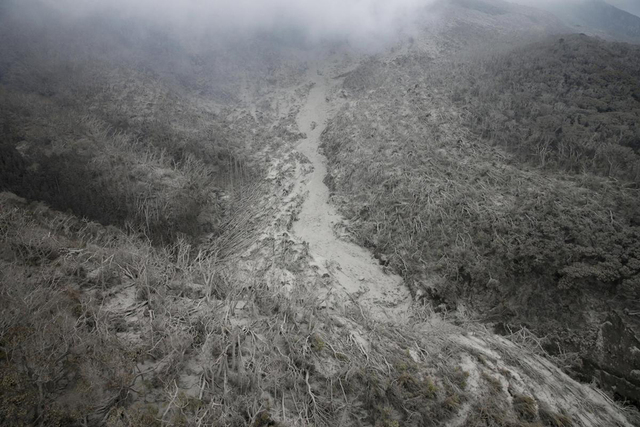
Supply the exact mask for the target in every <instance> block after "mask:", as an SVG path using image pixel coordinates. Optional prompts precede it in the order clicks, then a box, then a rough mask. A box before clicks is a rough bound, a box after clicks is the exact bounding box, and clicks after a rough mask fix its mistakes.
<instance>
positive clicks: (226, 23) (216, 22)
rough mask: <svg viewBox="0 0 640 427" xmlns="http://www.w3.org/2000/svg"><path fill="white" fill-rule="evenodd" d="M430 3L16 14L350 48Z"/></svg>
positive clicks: (112, 7)
mask: <svg viewBox="0 0 640 427" xmlns="http://www.w3.org/2000/svg"><path fill="white" fill-rule="evenodd" d="M433 2H434V0H394V1H387V0H324V1H316V0H178V1H176V0H134V1H130V0H85V1H82V0H28V1H26V2H25V1H22V2H13V4H14V7H17V8H18V10H22V11H26V10H29V11H30V12H31V13H34V12H36V13H37V11H38V9H39V8H41V7H42V6H48V7H51V8H55V9H57V10H58V11H60V12H62V13H63V14H65V15H66V16H68V17H70V18H82V17H87V16H91V15H95V14H102V13H114V12H115V13H116V14H118V15H120V16H123V17H129V18H136V19H139V18H143V19H148V20H150V21H152V22H154V23H158V24H161V25H163V26H168V27H173V28H175V29H178V30H179V31H183V32H184V31H194V30H195V31H203V30H206V31H209V32H210V31H214V32H216V31H219V32H227V33H228V32H229V31H242V32H260V31H289V30H294V31H295V32H296V33H297V34H301V35H302V36H303V37H305V38H307V39H308V40H310V41H317V40H322V39H329V40H335V39H347V40H349V41H350V42H352V43H354V44H356V45H364V46H366V45H369V44H376V43H380V42H384V41H388V40H389V39H393V38H394V37H395V36H396V35H397V34H398V33H399V32H401V31H402V30H403V29H405V28H406V27H407V26H409V25H410V24H411V23H412V22H413V21H414V20H415V18H416V17H417V16H421V15H422V14H421V12H422V11H424V9H425V7H426V6H428V5H429V4H431V3H433Z"/></svg>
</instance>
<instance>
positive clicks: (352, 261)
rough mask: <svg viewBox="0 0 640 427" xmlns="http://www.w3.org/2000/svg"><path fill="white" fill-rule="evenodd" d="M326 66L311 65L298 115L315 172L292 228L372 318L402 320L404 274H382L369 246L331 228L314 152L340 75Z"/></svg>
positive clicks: (331, 212) (320, 164) (303, 149)
mask: <svg viewBox="0 0 640 427" xmlns="http://www.w3.org/2000/svg"><path fill="white" fill-rule="evenodd" d="M327 68H328V67H326V66H325V67H323V65H322V64H320V65H318V64H314V65H312V66H311V67H310V68H309V71H308V75H309V79H310V80H311V82H313V83H314V86H313V88H312V89H311V92H310V93H309V96H308V97H307V100H306V103H305V105H304V106H303V107H302V109H301V111H300V113H299V114H298V117H297V124H298V127H299V129H300V131H301V132H304V133H305V134H306V135H307V138H306V139H303V140H302V141H301V142H300V144H299V145H298V147H297V150H298V151H299V152H300V153H302V154H303V155H304V156H306V157H307V158H308V159H309V161H310V162H311V164H312V165H313V172H312V173H311V174H310V175H308V176H307V179H306V180H305V182H304V185H303V186H302V187H301V188H300V191H302V192H307V196H306V199H305V201H304V204H303V205H302V211H301V212H300V214H299V217H298V221H296V222H295V223H294V226H293V231H294V233H295V235H296V236H298V237H299V238H301V239H303V240H304V241H306V242H307V243H308V244H309V249H310V252H311V255H312V256H313V257H314V258H315V259H316V262H318V263H320V264H323V265H324V267H326V268H328V269H329V271H330V272H331V274H332V275H333V277H334V278H335V279H336V280H335V281H336V282H337V283H338V284H339V286H341V287H342V290H343V291H344V292H346V293H348V294H349V296H350V297H351V299H353V300H355V301H357V302H358V303H359V304H360V306H361V307H363V308H366V309H367V310H368V312H369V313H370V314H371V316H372V317H373V318H375V319H377V320H390V321H394V322H401V321H403V319H406V317H407V313H408V309H409V306H410V301H411V296H410V294H409V291H408V289H407V287H406V286H404V284H403V281H402V279H401V278H400V277H398V276H395V275H390V274H385V273H384V272H383V271H382V268H381V267H380V265H379V264H378V262H377V261H376V260H375V258H373V256H372V255H371V253H370V252H368V251H367V250H365V249H363V248H361V247H360V246H357V245H355V244H353V243H350V242H347V241H344V240H340V239H339V238H338V237H337V236H336V234H335V233H334V230H333V225H334V224H336V223H337V222H339V221H340V220H341V217H340V216H339V215H338V214H337V213H336V210H335V208H334V207H333V206H332V205H330V204H329V189H328V188H327V186H326V185H325V184H324V182H323V180H324V178H325V176H326V174H327V167H326V158H325V157H324V156H323V155H322V154H320V153H319V152H318V147H319V145H320V136H321V134H322V132H323V131H324V129H325V127H326V124H327V120H328V118H329V116H330V115H332V114H335V111H336V108H337V105H336V104H337V103H338V102H339V101H337V100H333V101H328V99H333V98H334V97H330V94H331V93H332V90H331V89H332V86H335V85H336V84H338V83H339V82H340V80H335V79H333V78H332V77H331V76H332V75H333V72H331V70H330V69H329V70H328V69H327Z"/></svg>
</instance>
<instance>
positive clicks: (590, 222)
mask: <svg viewBox="0 0 640 427" xmlns="http://www.w3.org/2000/svg"><path fill="white" fill-rule="evenodd" d="M638 57H639V56H638V55H637V48H636V47H634V46H630V45H624V44H611V43H606V42H603V41H598V40H594V39H590V38H587V37H586V36H578V35H576V36H567V37H564V38H560V37H557V38H553V39H551V40H546V41H541V42H539V43H537V44H533V45H531V46H528V47H524V48H519V49H516V50H510V51H507V52H506V53H501V54H497V55H495V56H491V55H489V56H488V57H487V56H486V55H485V57H484V58H478V55H468V56H467V55H465V57H462V56H461V58H460V59H458V60H454V61H438V60H434V59H433V58H431V57H429V56H427V55H421V54H420V53H418V52H409V53H408V54H407V55H405V56H401V57H397V58H394V59H393V60H389V59H386V60H385V58H379V59H377V60H372V61H369V62H367V63H365V64H363V65H362V66H361V68H360V69H359V70H356V72H354V73H353V75H352V76H351V77H352V78H351V79H349V78H347V79H346V80H345V89H346V90H348V91H350V94H351V96H352V98H353V99H352V101H351V102H350V103H349V104H347V105H346V106H345V107H344V108H343V110H342V112H341V113H340V114H338V115H337V116H336V118H335V119H334V120H333V121H332V123H330V124H329V126H328V130H327V132H326V133H325V135H324V147H325V153H326V155H327V156H328V158H329V161H330V166H331V167H330V177H329V180H328V182H329V183H330V185H332V188H333V189H334V190H335V195H334V200H335V201H336V202H337V203H338V204H339V205H340V206H341V212H342V213H343V214H344V215H345V217H346V218H347V220H348V221H347V222H346V224H345V227H346V228H347V229H348V230H350V231H351V232H352V233H353V235H354V237H355V238H356V240H357V241H358V242H360V243H361V244H363V245H365V246H367V247H370V248H371V249H372V250H373V251H374V252H375V253H376V256H377V257H378V258H379V259H380V260H381V262H383V263H384V264H385V265H388V266H390V267H391V268H393V269H394V270H395V271H396V272H398V273H400V274H402V275H403V276H404V277H405V279H406V281H407V282H408V283H409V284H410V286H411V287H412V289H413V292H414V294H415V295H417V296H423V297H425V298H426V300H428V301H430V302H431V303H433V302H435V305H440V308H439V309H440V310H447V311H452V310H453V311H456V310H457V312H458V313H463V314H464V313H469V312H470V313H474V314H473V315H472V316H473V317H474V318H477V319H479V320H484V321H488V322H500V323H502V322H504V323H506V324H508V325H511V327H516V328H517V327H520V326H521V325H523V326H528V327H530V328H533V329H534V330H535V331H536V332H537V333H538V334H540V335H542V336H545V339H544V340H543V345H544V346H545V348H546V349H547V350H548V351H549V352H550V353H552V354H554V355H556V357H557V358H558V359H557V360H558V362H559V363H561V364H562V365H563V366H564V367H565V368H566V369H567V370H568V371H569V372H573V373H574V374H575V375H577V376H579V377H582V378H585V379H591V378H596V379H597V380H598V381H600V383H601V384H602V385H604V386H606V387H610V388H611V389H613V390H615V391H616V392H617V393H618V394H619V395H621V396H623V397H625V398H628V399H635V400H636V401H637V399H638V398H639V397H640V394H639V393H638V391H639V390H640V389H639V388H638V387H639V386H640V383H639V382H638V381H639V378H638V377H637V372H638V369H639V368H640V366H639V365H638V359H637V357H636V352H637V350H636V349H637V348H639V347H638V333H637V331H638V314H637V309H636V308H635V307H637V304H638V301H639V299H640V286H639V283H640V282H639V281H638V278H639V275H638V273H639V272H640V270H639V267H640V264H638V260H639V259H640V258H638V256H639V252H638V250H639V247H638V242H639V241H640V239H639V238H640V228H639V227H638V226H639V225H640V224H639V222H638V216H637V212H638V186H637V183H638V181H637V179H638V171H639V169H638V165H639V163H638V154H637V147H636V145H637V138H638V126H637V122H638V114H639V112H640V110H639V106H640V104H639V103H638V100H637V90H638V77H637V73H634V70H635V69H637V60H638V59H637V58H638ZM634 64H635V65H634ZM394 80H395V81H396V82H400V83H399V84H395V85H394V84H392V81H394ZM368 82H375V85H370V84H369V83H368ZM363 165H364V166H363Z"/></svg>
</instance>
